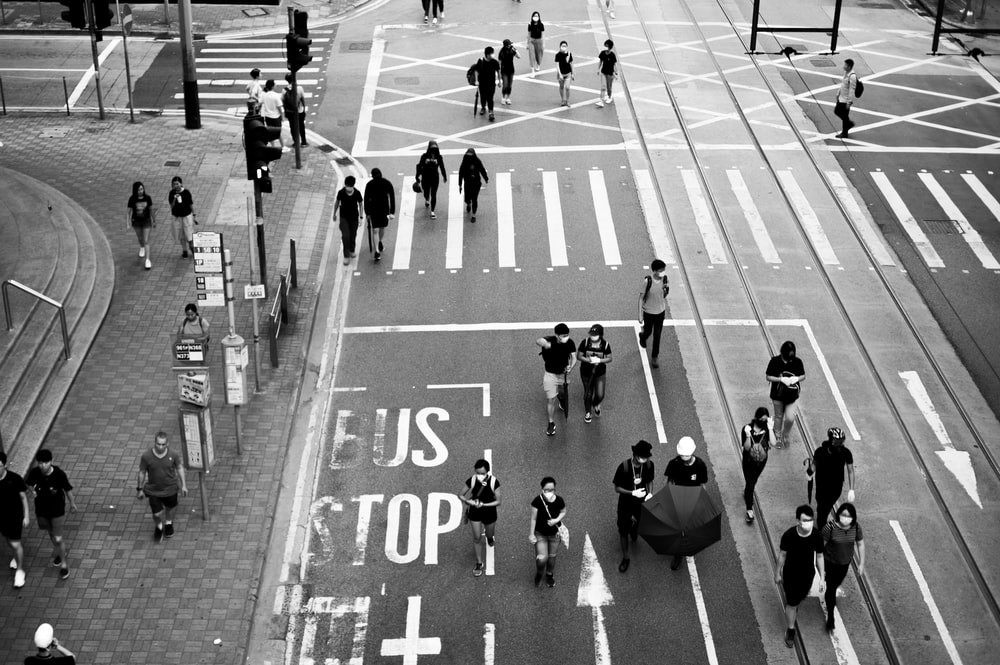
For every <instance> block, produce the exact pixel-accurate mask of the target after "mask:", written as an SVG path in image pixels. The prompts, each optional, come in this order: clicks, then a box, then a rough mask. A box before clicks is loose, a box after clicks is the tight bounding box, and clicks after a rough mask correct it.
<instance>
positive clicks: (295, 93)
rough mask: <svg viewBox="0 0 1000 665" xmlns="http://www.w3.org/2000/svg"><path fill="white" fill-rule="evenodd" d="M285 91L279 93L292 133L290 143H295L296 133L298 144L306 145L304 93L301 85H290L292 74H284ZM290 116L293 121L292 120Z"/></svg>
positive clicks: (307, 144)
mask: <svg viewBox="0 0 1000 665" xmlns="http://www.w3.org/2000/svg"><path fill="white" fill-rule="evenodd" d="M285 81H286V82H287V83H288V85H286V86H285V91H284V92H283V93H282V94H281V104H282V106H283V108H284V110H285V117H286V118H288V130H289V131H290V132H291V133H292V143H295V135H296V133H297V134H298V137H299V145H301V146H302V147H308V146H309V143H308V142H306V93H304V92H302V86H301V85H296V86H295V87H294V89H293V87H292V75H291V74H285ZM292 118H295V121H294V122H292Z"/></svg>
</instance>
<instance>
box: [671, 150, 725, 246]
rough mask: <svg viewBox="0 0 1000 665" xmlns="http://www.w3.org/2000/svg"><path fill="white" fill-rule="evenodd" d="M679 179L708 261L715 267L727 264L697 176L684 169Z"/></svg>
mask: <svg viewBox="0 0 1000 665" xmlns="http://www.w3.org/2000/svg"><path fill="white" fill-rule="evenodd" d="M681 177H682V178H683V179H684V189H685V190H687V196H688V201H690V202H691V210H692V212H694V221H695V224H697V225H698V230H699V231H700V232H701V239H702V242H704V243H705V250H706V251H707V252H708V258H709V260H710V261H711V262H712V263H713V264H716V265H725V264H727V263H729V260H728V259H726V250H725V249H724V248H723V246H722V239H721V238H720V237H719V233H718V231H716V230H715V223H714V222H713V221H712V215H711V213H709V212H708V203H707V202H706V201H705V193H704V192H703V191H702V190H701V183H699V182H698V176H697V175H695V172H694V171H692V170H691V169H684V170H682V171H681Z"/></svg>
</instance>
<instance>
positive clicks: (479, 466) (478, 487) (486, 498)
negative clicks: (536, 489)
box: [458, 459, 500, 577]
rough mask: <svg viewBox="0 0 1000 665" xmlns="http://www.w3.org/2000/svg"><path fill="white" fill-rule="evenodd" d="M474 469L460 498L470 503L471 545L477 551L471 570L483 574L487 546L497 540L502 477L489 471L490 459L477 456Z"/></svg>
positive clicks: (474, 573)
mask: <svg viewBox="0 0 1000 665" xmlns="http://www.w3.org/2000/svg"><path fill="white" fill-rule="evenodd" d="M474 470H475V472H476V473H475V475H473V476H472V477H470V478H469V479H468V480H466V481H465V488H464V489H463V490H462V493H461V494H459V495H458V498H459V499H461V501H462V502H463V503H465V505H466V506H467V508H466V510H467V511H468V512H466V518H467V519H468V522H469V528H470V529H471V530H472V549H473V551H474V552H475V554H476V567H475V568H473V569H472V574H473V576H475V577H480V576H481V575H482V574H483V570H484V565H483V559H484V558H485V557H486V548H487V547H493V545H494V544H496V540H495V537H496V526H497V508H498V507H499V506H500V494H499V492H498V490H499V489H500V481H499V480H497V478H496V476H494V475H493V474H492V473H491V472H490V463H489V461H488V460H484V459H480V460H476V464H475V466H474ZM484 536H485V541H486V542H485V544H484V543H483V540H484V538H483V537H484Z"/></svg>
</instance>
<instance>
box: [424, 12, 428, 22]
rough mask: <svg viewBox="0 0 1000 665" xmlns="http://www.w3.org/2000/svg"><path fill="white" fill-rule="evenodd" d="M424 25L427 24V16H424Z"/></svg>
mask: <svg viewBox="0 0 1000 665" xmlns="http://www.w3.org/2000/svg"><path fill="white" fill-rule="evenodd" d="M424 23H427V14H424Z"/></svg>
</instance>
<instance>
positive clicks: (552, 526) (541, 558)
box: [528, 476, 566, 588]
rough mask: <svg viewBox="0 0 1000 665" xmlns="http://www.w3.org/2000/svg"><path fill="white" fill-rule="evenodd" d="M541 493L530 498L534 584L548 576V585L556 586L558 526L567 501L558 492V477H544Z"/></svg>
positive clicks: (563, 514) (562, 517)
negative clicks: (533, 550) (543, 576)
mask: <svg viewBox="0 0 1000 665" xmlns="http://www.w3.org/2000/svg"><path fill="white" fill-rule="evenodd" d="M541 486H542V492H541V494H539V495H538V496H536V497H535V498H534V499H532V500H531V527H530V529H531V530H530V531H529V532H528V542H529V543H531V544H532V545H534V546H535V586H538V585H539V583H540V582H541V581H542V574H544V575H545V584H546V585H547V586H548V587H549V588H551V587H554V586H555V585H556V578H555V569H556V554H557V553H558V551H559V540H560V538H559V527H560V525H562V521H563V520H564V519H566V502H565V501H564V500H563V498H562V497H561V496H559V495H558V494H556V479H555V478H552V477H551V476H546V477H544V478H542V482H541Z"/></svg>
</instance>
